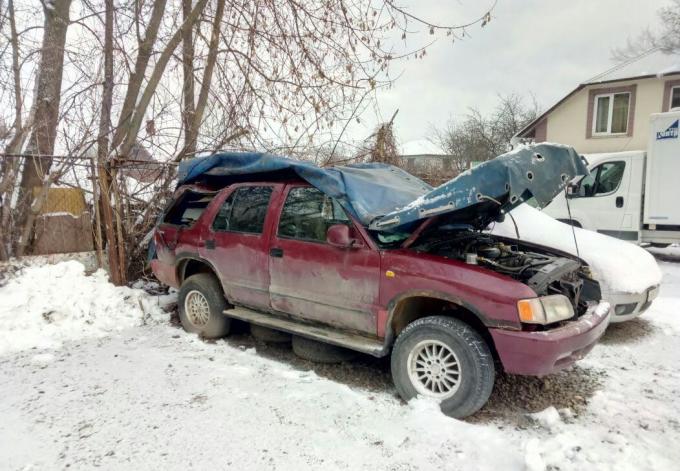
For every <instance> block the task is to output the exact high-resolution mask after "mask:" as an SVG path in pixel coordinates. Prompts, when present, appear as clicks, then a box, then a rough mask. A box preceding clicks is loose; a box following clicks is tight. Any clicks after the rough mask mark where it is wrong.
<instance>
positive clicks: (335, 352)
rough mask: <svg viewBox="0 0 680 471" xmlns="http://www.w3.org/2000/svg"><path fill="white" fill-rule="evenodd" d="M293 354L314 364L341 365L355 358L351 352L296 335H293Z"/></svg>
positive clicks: (354, 354)
mask: <svg viewBox="0 0 680 471" xmlns="http://www.w3.org/2000/svg"><path fill="white" fill-rule="evenodd" d="M293 352H294V353H295V354H296V355H297V356H299V357H300V358H303V359H305V360H309V361H314V362H316V363H342V362H343V361H350V360H352V359H354V358H355V357H356V353H355V352H353V351H352V350H347V349H346V348H342V347H336V346H335V345H329V344H327V343H323V342H317V341H316V340H311V339H308V338H305V337H300V336H297V335H293Z"/></svg>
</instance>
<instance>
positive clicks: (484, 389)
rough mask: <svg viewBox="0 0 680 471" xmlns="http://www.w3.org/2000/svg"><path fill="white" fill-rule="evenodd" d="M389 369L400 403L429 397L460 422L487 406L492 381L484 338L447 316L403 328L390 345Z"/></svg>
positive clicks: (491, 365)
mask: <svg viewBox="0 0 680 471" xmlns="http://www.w3.org/2000/svg"><path fill="white" fill-rule="evenodd" d="M428 362H430V363H428ZM391 368H392V379H393V381H394V385H395V386H396V388H397V391H398V392H399V395H400V396H401V397H402V399H404V400H405V401H408V400H410V399H412V398H414V397H416V396H418V395H421V396H425V397H432V398H434V399H436V400H438V401H439V402H440V407H441V410H442V412H444V413H445V414H446V415H448V416H451V417H454V418H458V419H460V418H464V417H467V416H469V415H472V414H474V413H475V412H477V411H478V410H479V409H481V408H482V406H484V404H486V402H487V401H488V399H489V396H490V395H491V391H492V390H493V385H494V379H495V367H494V359H493V356H492V354H491V351H490V349H489V346H488V345H487V343H486V342H485V341H484V339H483V338H482V337H481V336H480V335H479V333H477V331H475V330H474V329H473V328H472V327H470V326H469V325H468V324H466V323H465V322H462V321H460V320H458V319H455V318H452V317H446V316H431V317H424V318H421V319H418V320H416V321H414V322H412V323H411V324H409V325H407V326H406V328H405V329H404V330H403V331H402V332H401V333H400V334H399V337H398V338H397V341H396V342H395V343H394V348H393V349H392V358H391Z"/></svg>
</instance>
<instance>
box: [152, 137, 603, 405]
mask: <svg viewBox="0 0 680 471" xmlns="http://www.w3.org/2000/svg"><path fill="white" fill-rule="evenodd" d="M583 171H587V170H585V168H584V167H583V164H582V163H581V161H580V159H579V158H578V156H577V155H576V153H575V152H574V151H573V150H572V149H570V148H567V147H563V146H557V145H545V144H541V145H536V146H532V147H526V148H523V149H521V150H520V151H516V152H512V153H509V154H506V155H503V156H500V157H498V158H497V159H494V160H493V161H490V162H488V163H485V164H483V165H481V166H479V167H477V168H476V169H474V170H472V171H470V172H467V173H465V174H463V175H461V176H459V177H458V178H456V179H454V180H452V181H450V182H449V183H447V184H445V185H442V186H440V187H438V188H436V189H432V188H431V187H429V186H428V185H426V184H425V183H423V182H422V181H420V180H419V179H417V178H416V177H413V176H412V175H409V174H408V173H406V172H404V171H403V170H400V169H397V168H395V167H391V166H388V165H384V164H360V165H354V166H347V167H337V168H331V169H320V168H318V167H315V166H313V165H312V164H309V163H307V162H300V161H295V160H292V159H285V158H282V157H275V156H271V155H268V154H254V153H222V154H217V155H214V156H210V157H206V158H198V159H193V160H191V161H188V162H186V163H184V164H183V165H182V166H181V168H180V172H179V176H180V183H179V186H178V189H177V191H176V194H175V198H174V200H173V203H172V204H171V205H170V207H169V209H168V211H167V212H166V214H165V216H164V217H163V219H162V221H161V222H160V223H159V225H158V227H157V228H156V231H155V235H154V242H155V255H154V258H153V260H152V267H153V270H154V272H155V274H156V276H157V277H158V278H159V279H160V280H161V281H163V282H165V283H167V284H168V285H171V286H174V287H177V288H179V289H180V294H179V307H180V317H181V320H182V324H183V326H184V327H185V328H186V329H187V330H189V331H192V332H197V333H199V334H200V335H203V336H206V337H219V336H222V335H226V334H227V333H228V331H229V327H230V319H233V318H238V319H242V320H246V321H249V322H251V323H253V324H256V325H260V326H265V327H269V328H272V329H276V330H280V331H284V332H289V333H291V334H293V335H294V338H295V336H298V337H303V338H306V339H312V340H316V341H320V342H324V343H326V344H330V345H333V346H336V347H344V348H348V349H351V350H356V351H359V352H363V353H367V354H371V355H374V356H387V355H390V356H391V367H392V376H393V379H394V383H395V385H396V388H397V390H398V391H399V394H400V395H401V396H402V398H404V399H405V400H408V399H410V398H412V397H414V396H416V395H423V396H428V397H432V398H435V399H436V400H438V401H440V404H441V408H442V410H443V411H444V412H445V413H447V414H449V415H451V416H453V417H465V416H468V415H470V414H473V413H474V412H475V411H477V410H478V409H479V408H481V407H482V406H483V405H484V404H485V403H486V401H487V400H488V397H489V395H490V394H491V390H492V389H493V384H494V378H495V374H496V371H497V370H498V369H499V368H502V369H504V370H505V371H507V372H509V373H516V374H525V375H545V374H549V373H552V372H554V371H557V370H559V369H561V368H564V367H566V366H569V365H571V364H573V363H574V362H575V361H576V360H578V359H579V358H581V357H583V356H584V355H585V354H586V353H587V352H588V351H589V350H590V349H591V348H592V347H593V345H594V344H595V343H596V342H597V340H598V338H599V337H600V336H601V335H602V333H603V332H604V329H605V328H606V326H607V323H608V320H609V318H608V315H609V314H608V308H607V306H606V303H602V302H601V301H600V298H601V295H600V291H599V286H598V284H597V282H596V281H594V280H593V279H592V278H591V277H590V276H589V271H588V267H587V265H586V264H585V263H584V262H583V261H581V260H578V259H577V258H575V257H572V256H570V255H568V254H564V253H559V252H556V251H551V250H549V249H545V248H541V247H538V246H533V245H531V244H529V243H526V244H525V243H522V242H521V241H517V240H511V239H504V238H502V237H495V236H492V235H489V234H487V233H484V232H483V229H484V228H485V227H486V226H487V225H488V224H489V223H490V222H492V221H495V220H499V219H502V218H503V217H504V214H505V213H506V212H507V211H509V210H510V209H512V208H513V207H514V206H516V205H518V204H521V202H522V201H524V200H526V199H527V198H534V199H535V200H536V201H537V202H538V204H547V202H549V200H550V199H552V198H553V197H554V195H555V194H557V192H559V191H560V190H561V188H563V186H564V184H566V182H568V181H569V180H570V179H571V178H573V176H574V175H577V174H579V172H583Z"/></svg>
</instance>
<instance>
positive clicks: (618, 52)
mask: <svg viewBox="0 0 680 471" xmlns="http://www.w3.org/2000/svg"><path fill="white" fill-rule="evenodd" d="M657 15H658V17H659V21H660V23H661V27H660V28H654V29H650V28H647V29H645V30H643V31H642V32H641V33H639V34H638V35H637V36H635V37H629V38H628V40H627V41H626V44H625V46H623V47H620V48H616V49H614V50H613V51H612V56H613V59H614V60H616V61H620V62H621V61H626V60H631V59H634V58H637V57H639V56H640V55H642V54H645V53H647V52H650V51H652V50H660V51H662V52H664V53H666V54H678V53H680V0H671V4H670V5H668V6H665V7H662V8H660V9H659V11H658V13H657Z"/></svg>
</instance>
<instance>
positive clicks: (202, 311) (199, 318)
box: [184, 290, 210, 327]
mask: <svg viewBox="0 0 680 471" xmlns="http://www.w3.org/2000/svg"><path fill="white" fill-rule="evenodd" d="M184 312H186V315H187V319H189V322H191V323H192V324H193V325H195V326H196V327H202V326H204V325H206V324H207V323H208V320H209V319H210V305H208V300H207V299H205V296H203V293H201V292H200V291H197V290H193V291H190V292H189V294H187V297H186V298H184Z"/></svg>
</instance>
